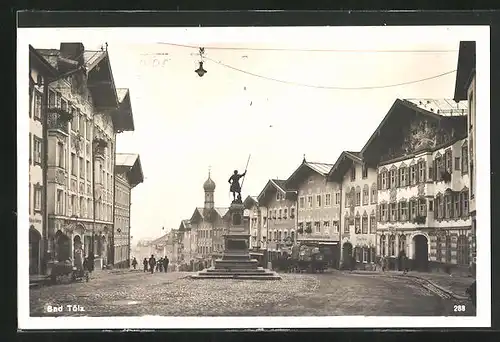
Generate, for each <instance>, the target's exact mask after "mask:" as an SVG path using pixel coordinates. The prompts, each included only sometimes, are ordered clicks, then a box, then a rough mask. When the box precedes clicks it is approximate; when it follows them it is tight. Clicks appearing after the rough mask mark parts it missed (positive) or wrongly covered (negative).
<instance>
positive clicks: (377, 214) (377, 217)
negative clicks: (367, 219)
mask: <svg viewBox="0 0 500 342" xmlns="http://www.w3.org/2000/svg"><path fill="white" fill-rule="evenodd" d="M381 205H382V204H378V205H376V206H375V219H376V220H377V221H379V222H380V206H381Z"/></svg>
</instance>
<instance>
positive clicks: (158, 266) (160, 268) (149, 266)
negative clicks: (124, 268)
mask: <svg viewBox="0 0 500 342" xmlns="http://www.w3.org/2000/svg"><path fill="white" fill-rule="evenodd" d="M169 262H170V260H168V257H161V258H160V259H158V260H156V259H155V256H154V255H152V254H151V257H150V258H149V259H148V258H144V260H143V261H142V265H143V267H144V272H148V271H149V272H151V273H154V272H155V271H156V272H167V271H168V263H169ZM132 266H133V267H134V269H135V268H136V267H137V260H136V259H135V258H134V260H133V261H132Z"/></svg>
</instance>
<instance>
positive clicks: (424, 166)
mask: <svg viewBox="0 0 500 342" xmlns="http://www.w3.org/2000/svg"><path fill="white" fill-rule="evenodd" d="M422 164H423V168H424V179H422V180H421V181H422V182H425V181H426V180H427V177H426V174H427V162H425V161H424V162H422Z"/></svg>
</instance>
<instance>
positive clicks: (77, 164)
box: [57, 142, 112, 183]
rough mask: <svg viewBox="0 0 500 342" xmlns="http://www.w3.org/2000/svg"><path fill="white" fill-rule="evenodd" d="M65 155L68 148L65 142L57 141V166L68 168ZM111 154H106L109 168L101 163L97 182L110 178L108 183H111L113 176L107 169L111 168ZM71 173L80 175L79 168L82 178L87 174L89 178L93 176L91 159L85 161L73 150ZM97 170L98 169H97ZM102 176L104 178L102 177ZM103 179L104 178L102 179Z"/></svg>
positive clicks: (88, 156)
mask: <svg viewBox="0 0 500 342" xmlns="http://www.w3.org/2000/svg"><path fill="white" fill-rule="evenodd" d="M65 156H66V149H65V147H64V144H63V143H62V142H58V143H57V166H59V167H60V168H63V169H65V168H66V163H65V159H66V158H65ZM87 158H90V154H87ZM111 159H112V158H111V156H108V155H107V154H106V165H107V170H106V168H103V166H102V164H101V163H99V173H96V182H98V183H102V180H104V181H106V179H107V180H108V183H111V178H112V175H111V174H110V173H109V172H108V173H106V171H109V170H111V167H110V161H111ZM70 161H71V164H70V165H71V174H72V175H73V176H78V170H79V171H80V174H79V176H80V178H82V179H84V178H85V175H87V178H89V179H90V178H91V175H92V169H91V163H90V160H89V159H87V160H86V161H84V158H83V157H80V156H78V157H77V155H76V153H73V152H71V159H70ZM96 171H97V170H96ZM101 176H102V178H101ZM101 179H102V180H101Z"/></svg>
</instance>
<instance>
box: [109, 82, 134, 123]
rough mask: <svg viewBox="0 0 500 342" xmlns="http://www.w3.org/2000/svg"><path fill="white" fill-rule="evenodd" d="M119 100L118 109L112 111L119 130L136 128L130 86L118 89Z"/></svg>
mask: <svg viewBox="0 0 500 342" xmlns="http://www.w3.org/2000/svg"><path fill="white" fill-rule="evenodd" d="M116 94H117V98H118V102H119V106H118V109H117V110H116V111H114V112H113V113H112V116H113V123H114V126H115V130H116V131H117V132H125V131H133V130H134V115H133V111H132V103H131V101H130V90H129V89H128V88H118V89H116Z"/></svg>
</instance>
